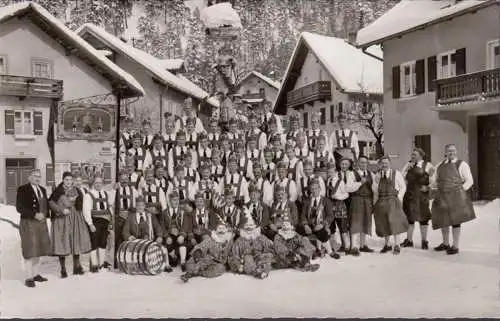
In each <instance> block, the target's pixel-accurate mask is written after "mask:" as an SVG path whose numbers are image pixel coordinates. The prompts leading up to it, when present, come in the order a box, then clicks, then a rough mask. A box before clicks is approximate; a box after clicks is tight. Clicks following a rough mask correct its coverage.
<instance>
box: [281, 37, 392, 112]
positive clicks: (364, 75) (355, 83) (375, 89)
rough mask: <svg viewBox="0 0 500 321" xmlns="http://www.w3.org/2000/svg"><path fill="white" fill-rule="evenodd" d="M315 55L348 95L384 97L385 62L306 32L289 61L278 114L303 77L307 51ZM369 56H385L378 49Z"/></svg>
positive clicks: (340, 40)
mask: <svg viewBox="0 0 500 321" xmlns="http://www.w3.org/2000/svg"><path fill="white" fill-rule="evenodd" d="M309 51H310V52H312V53H313V54H314V55H315V56H316V57H317V58H318V60H319V62H320V63H321V64H322V65H323V67H324V68H325V69H326V70H327V71H328V73H329V74H330V76H331V77H332V78H333V79H335V81H336V82H337V84H338V85H339V86H340V87H341V88H342V89H343V90H344V91H346V92H350V93H366V94H376V95H377V94H378V95H380V94H383V92H384V91H383V63H382V61H380V60H377V59H375V58H373V57H370V56H369V55H367V54H365V53H363V52H362V51H361V49H358V48H356V47H354V46H353V45H350V44H349V43H348V42H347V41H346V40H344V39H341V38H335V37H327V36H322V35H318V34H314V33H310V32H303V33H302V34H301V35H300V38H299V41H298V42H297V45H296V46H295V49H294V51H293V54H292V57H291V58H290V62H289V63H288V67H287V69H286V72H285V76H284V77H283V81H282V82H281V87H280V90H279V91H278V95H277V96H276V100H275V101H274V107H273V109H274V110H275V111H277V110H278V109H281V110H282V108H283V106H284V105H286V94H287V92H289V91H291V90H293V88H294V86H295V82H296V79H297V78H296V77H291V74H292V73H293V74H300V70H301V69H302V65H303V63H304V59H305V56H306V54H307V52H309ZM370 53H372V54H374V55H376V56H377V57H381V58H382V57H383V53H382V50H381V49H380V48H379V47H374V48H370Z"/></svg>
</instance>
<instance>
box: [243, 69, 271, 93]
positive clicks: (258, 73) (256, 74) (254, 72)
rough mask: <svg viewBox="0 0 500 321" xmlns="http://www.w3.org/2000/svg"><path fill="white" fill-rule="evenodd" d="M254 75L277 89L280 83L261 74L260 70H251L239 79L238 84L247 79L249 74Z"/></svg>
mask: <svg viewBox="0 0 500 321" xmlns="http://www.w3.org/2000/svg"><path fill="white" fill-rule="evenodd" d="M252 75H253V76H256V77H258V78H260V79H262V80H264V81H265V82H266V83H268V84H269V85H270V86H273V87H274V88H276V89H279V88H280V83H279V82H277V81H274V80H272V79H271V78H269V77H266V76H264V75H263V74H261V73H260V72H258V71H255V70H254V71H251V72H249V73H248V75H246V76H245V77H244V78H243V79H241V80H240V84H241V83H243V82H244V81H245V80H247V79H248V78H249V77H250V76H252Z"/></svg>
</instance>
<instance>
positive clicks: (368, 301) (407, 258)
mask: <svg viewBox="0 0 500 321" xmlns="http://www.w3.org/2000/svg"><path fill="white" fill-rule="evenodd" d="M476 209H477V216H478V218H477V219H476V220H474V221H473V222H470V223H467V224H465V225H464V229H463V232H462V242H461V246H460V254H459V255H455V256H448V255H446V254H441V253H436V252H433V251H422V250H420V249H418V248H414V249H403V250H402V253H401V255H399V256H394V255H392V254H385V255H381V254H379V253H374V254H364V255H362V256H361V257H359V258H355V257H342V259H341V260H339V261H335V260H332V259H322V260H320V261H319V262H320V263H321V268H320V270H319V271H318V272H316V273H300V272H296V271H273V272H272V273H271V275H270V276H269V278H268V279H267V280H263V281H260V280H256V279H252V278H250V277H245V276H238V275H233V274H230V273H227V274H225V275H223V276H222V277H220V278H217V279H193V280H191V281H190V282H189V283H187V284H182V283H181V282H180V280H179V275H180V272H178V271H176V272H174V273H172V274H162V275H160V276H149V277H148V276H128V275H124V274H120V273H117V272H103V273H99V274H85V275H83V276H77V277H75V276H72V275H70V276H69V278H68V279H65V280H62V279H60V278H59V275H58V273H59V269H58V266H57V259H55V258H47V259H45V260H44V263H43V267H42V274H43V275H45V276H47V277H48V278H49V282H46V283H43V284H40V283H37V287H36V288H33V289H31V288H27V287H25V286H24V285H23V272H22V270H21V264H20V263H21V255H20V245H19V235H18V232H17V230H16V229H15V228H13V227H12V225H10V224H9V223H6V222H4V221H0V237H1V250H2V253H1V259H0V262H1V278H2V283H1V301H0V302H1V303H0V311H1V316H2V317H22V318H35V317H39V318H54V317H75V318H78V317H82V318H83V317H90V318H92V317H107V318H137V317H158V318H159V317H178V318H185V317H207V318H208V317H233V318H238V317H256V318H258V317H408V318H412V317H498V316H500V300H499V298H500V296H499V294H500V292H499V291H500V290H499V284H500V283H499V280H500V279H499V266H500V265H499V263H500V261H499V240H500V239H499V213H500V201H499V200H497V201H495V202H492V203H489V204H486V205H477V206H476ZM0 216H1V217H2V218H7V219H10V220H11V221H14V222H18V221H19V216H18V214H17V213H15V210H13V208H12V207H6V206H2V205H0ZM418 233H419V232H418V227H417V231H416V236H417V237H416V238H415V239H416V240H417V243H419V238H418V235H419V234H418ZM429 239H430V243H431V246H436V245H437V244H438V243H440V241H441V237H440V234H439V233H438V232H437V231H431V232H430V237H429ZM370 245H371V246H373V247H375V248H377V249H380V247H381V240H380V239H378V238H375V239H372V240H371V242H370ZM86 261H87V260H86V259H84V262H86ZM67 264H68V267H70V266H71V262H67ZM69 271H70V272H71V269H69Z"/></svg>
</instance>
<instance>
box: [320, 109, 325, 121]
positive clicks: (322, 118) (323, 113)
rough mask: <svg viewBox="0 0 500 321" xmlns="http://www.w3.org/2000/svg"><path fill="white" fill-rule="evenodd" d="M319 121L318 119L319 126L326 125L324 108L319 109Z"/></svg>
mask: <svg viewBox="0 0 500 321" xmlns="http://www.w3.org/2000/svg"><path fill="white" fill-rule="evenodd" d="M320 111H321V119H320V124H321V125H325V124H326V108H321V110H320Z"/></svg>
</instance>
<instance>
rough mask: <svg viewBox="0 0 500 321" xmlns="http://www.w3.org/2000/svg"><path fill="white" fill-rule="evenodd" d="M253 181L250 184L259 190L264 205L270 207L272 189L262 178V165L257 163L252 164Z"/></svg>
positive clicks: (265, 179)
mask: <svg viewBox="0 0 500 321" xmlns="http://www.w3.org/2000/svg"><path fill="white" fill-rule="evenodd" d="M252 170H253V179H252V181H250V184H253V185H255V186H256V188H258V189H259V190H260V194H261V199H262V202H264V204H266V205H267V206H271V205H272V204H273V197H274V195H273V187H272V184H271V182H269V180H268V179H267V178H265V177H263V176H262V165H261V164H260V163H258V162H256V163H253V166H252ZM248 193H249V194H250V187H249V188H248Z"/></svg>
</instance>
